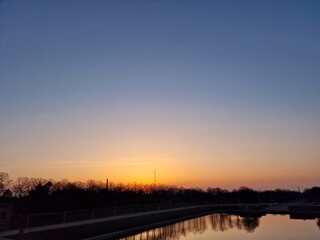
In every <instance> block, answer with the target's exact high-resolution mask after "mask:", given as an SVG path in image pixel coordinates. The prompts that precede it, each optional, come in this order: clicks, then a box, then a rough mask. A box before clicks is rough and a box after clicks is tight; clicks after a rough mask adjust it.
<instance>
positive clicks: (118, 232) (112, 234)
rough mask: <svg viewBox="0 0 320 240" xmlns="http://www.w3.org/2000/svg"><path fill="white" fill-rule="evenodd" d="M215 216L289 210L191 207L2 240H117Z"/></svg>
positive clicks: (257, 206) (276, 207)
mask: <svg viewBox="0 0 320 240" xmlns="http://www.w3.org/2000/svg"><path fill="white" fill-rule="evenodd" d="M212 213H229V214H237V215H240V216H243V217H252V218H259V217H261V216H264V215H266V214H288V213H289V208H288V206H287V205H274V206H270V205H267V204H249V205H248V204H236V205H207V206H191V207H182V208H173V209H166V210H157V211H149V212H142V213H133V214H124V215H119V216H113V217H105V218H97V219H90V220H85V221H77V222H69V223H64V224H54V225H47V226H39V227H32V228H26V229H20V230H11V231H6V232H0V237H5V238H8V239H21V240H24V239H26V240H35V239H48V240H51V239H52V240H53V239H59V240H64V239H68V240H69V239H71V240H73V239H74V240H77V239H87V240H102V239H103V240H106V239H115V238H120V237H124V236H128V235H132V234H135V233H138V232H141V231H145V230H148V229H152V228H156V227H160V226H164V225H168V224H172V223H176V222H180V221H183V220H187V219H191V218H196V217H200V216H204V215H208V214H212Z"/></svg>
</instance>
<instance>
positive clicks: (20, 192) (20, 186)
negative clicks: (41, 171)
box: [12, 177, 32, 198]
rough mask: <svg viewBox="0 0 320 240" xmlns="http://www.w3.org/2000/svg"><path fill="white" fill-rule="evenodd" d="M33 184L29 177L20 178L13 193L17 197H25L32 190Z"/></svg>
mask: <svg viewBox="0 0 320 240" xmlns="http://www.w3.org/2000/svg"><path fill="white" fill-rule="evenodd" d="M31 187H32V183H31V180H30V178H28V177H18V178H17V180H16V181H15V182H14V184H13V187H12V191H13V193H14V195H15V196H16V197H19V198H20V197H23V196H25V195H27V194H28V193H29V191H30V190H31Z"/></svg>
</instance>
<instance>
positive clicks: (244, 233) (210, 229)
mask: <svg viewBox="0 0 320 240" xmlns="http://www.w3.org/2000/svg"><path fill="white" fill-rule="evenodd" d="M179 239H181V240H191V239H194V240H209V239H210V240H212V239H215V240H219V239H223V240H231V239H259V240H269V239H272V240H276V239H279V240H280V239H281V240H283V239H290V240H298V239H299V240H301V239H304V240H319V239H320V219H314V220H300V219H290V216H289V215H266V216H263V217H261V218H250V217H240V216H237V215H230V214H211V215H207V216H204V217H198V218H194V219H190V220H186V221H182V222H178V223H175V224H171V225H168V226H163V227H160V228H155V229H151V230H149V231H145V232H142V233H139V234H136V235H133V236H128V237H126V238H122V240H179Z"/></svg>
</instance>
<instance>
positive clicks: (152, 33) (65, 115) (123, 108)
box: [0, 0, 320, 189]
mask: <svg viewBox="0 0 320 240" xmlns="http://www.w3.org/2000/svg"><path fill="white" fill-rule="evenodd" d="M319 13H320V1H312V0H310V1H294V0H290V1H289V0H288V1H278V0H277V1H275V0H274V1H272V0H271V1H262V0H258V1H236V0H234V1H229V0H227V1H218V0H217V1H205V0H200V1H195V0H194V1H188V0H186V1H182V0H170V1H169V0H168V1H165V0H163V1H147V0H145V1H142V0H137V1H122V0H120V1H119V0H117V1H112V0H110V1H101V0H96V1H89V0H86V1H84V0H80V1H72V0H66V1H50V0H48V1H42V0H41V1H40V0H38V1H34V0H29V1H23V0H21V1H18V0H10V1H9V0H2V1H1V2H0V171H3V172H7V173H9V175H10V177H11V178H17V177H19V176H27V177H43V178H53V179H57V180H59V179H69V180H82V181H83V180H86V179H97V180H103V181H104V180H105V179H106V178H108V179H109V181H113V182H139V183H153V181H154V170H155V171H156V182H157V183H161V184H170V185H177V186H184V187H201V188H207V187H223V188H227V189H233V188H238V187H240V186H247V187H252V188H255V189H275V188H288V189H297V188H298V187H300V188H302V189H303V188H308V187H312V186H319V185H320V171H319V169H320V78H319V76H320V66H319V65H320V44H319V43H320V14H319Z"/></svg>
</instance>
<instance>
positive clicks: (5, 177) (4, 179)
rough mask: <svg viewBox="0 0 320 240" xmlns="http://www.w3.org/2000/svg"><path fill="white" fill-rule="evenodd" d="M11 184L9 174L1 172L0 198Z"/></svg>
mask: <svg viewBox="0 0 320 240" xmlns="http://www.w3.org/2000/svg"><path fill="white" fill-rule="evenodd" d="M10 183H11V180H10V177H9V174H8V173H5V172H0V196H2V195H3V193H4V192H5V191H6V189H8V188H9V185H10Z"/></svg>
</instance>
